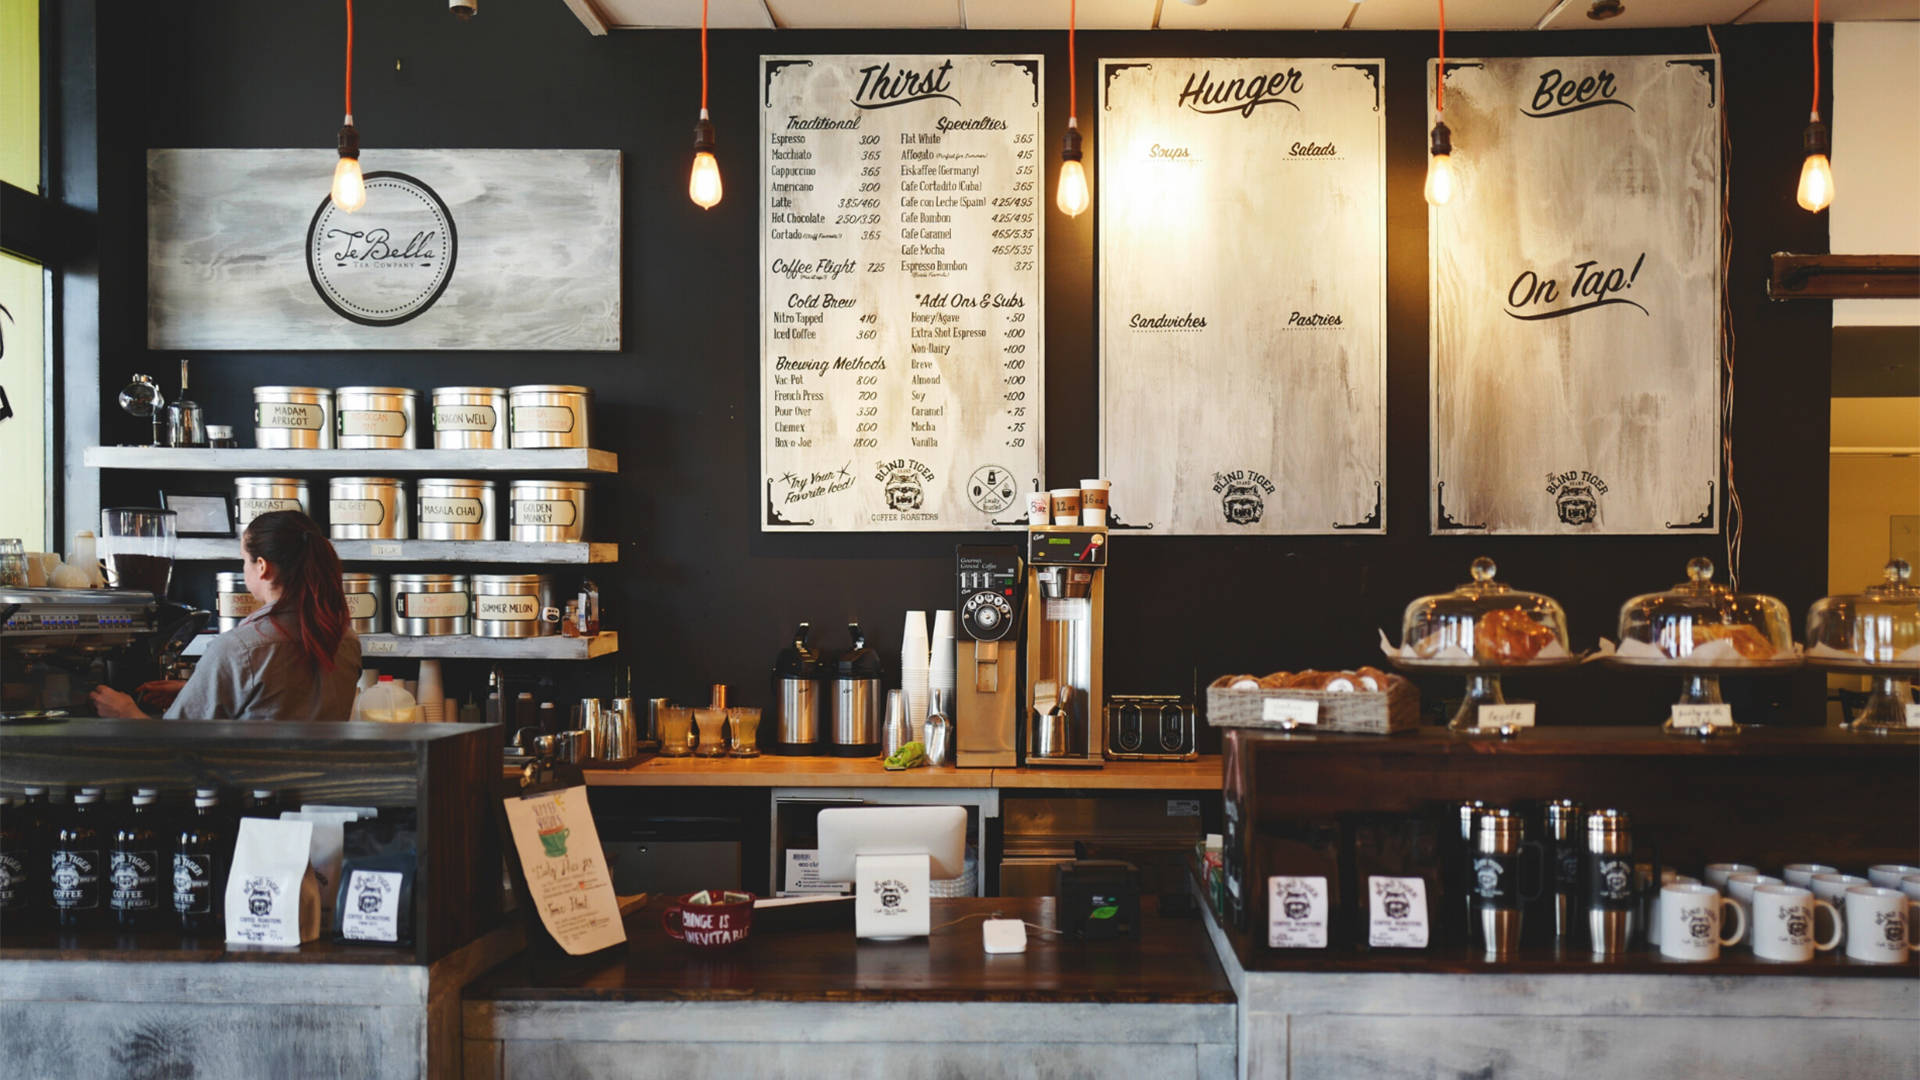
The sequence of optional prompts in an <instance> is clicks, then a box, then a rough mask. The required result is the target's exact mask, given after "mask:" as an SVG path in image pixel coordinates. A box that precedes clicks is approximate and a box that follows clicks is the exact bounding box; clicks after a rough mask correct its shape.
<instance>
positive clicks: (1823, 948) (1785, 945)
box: [1752, 885, 1841, 964]
mask: <svg viewBox="0 0 1920 1080" xmlns="http://www.w3.org/2000/svg"><path fill="white" fill-rule="evenodd" d="M1821 908H1825V909H1826V910H1827V914H1828V915H1829V916H1830V917H1831V918H1832V919H1833V933H1832V934H1831V935H1830V936H1829V937H1828V939H1827V940H1825V941H1821V940H1819V939H1818V938H1817V937H1816V933H1817V931H1816V930H1815V928H1814V924H1815V919H1814V913H1815V912H1817V911H1818V910H1820V909H1821ZM1752 928H1753V955H1755V956H1757V957H1759V958H1761V959H1762V960H1782V961H1785V962H1787V963H1792V964H1804V963H1806V962H1807V961H1809V960H1812V959H1813V954H1814V953H1815V952H1816V951H1818V952H1831V951H1833V949H1834V948H1835V947H1836V946H1838V945H1839V944H1840V931H1841V922H1840V909H1839V908H1837V907H1835V906H1833V905H1832V904H1829V903H1827V902H1826V901H1825V900H1815V899H1814V898H1813V893H1812V891H1811V890H1808V889H1803V888H1801V887H1800V886H1798V885H1761V886H1758V887H1757V888H1755V889H1754V890H1753V926H1752Z"/></svg>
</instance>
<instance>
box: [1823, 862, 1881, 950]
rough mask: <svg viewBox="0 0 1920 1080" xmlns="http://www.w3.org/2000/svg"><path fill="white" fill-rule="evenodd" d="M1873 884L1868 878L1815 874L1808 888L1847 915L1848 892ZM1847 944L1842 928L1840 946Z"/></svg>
mask: <svg viewBox="0 0 1920 1080" xmlns="http://www.w3.org/2000/svg"><path fill="white" fill-rule="evenodd" d="M1871 884H1873V883H1872V882H1870V881H1868V880H1867V879H1866V878H1863V877H1855V876H1854V875H1852V874H1815V875H1813V880H1812V881H1811V882H1808V883H1807V888H1809V889H1812V890H1813V895H1815V896H1817V897H1819V898H1820V899H1822V900H1825V901H1826V902H1827V903H1829V904H1832V905H1833V906H1834V907H1836V908H1838V909H1840V911H1841V912H1842V913H1845V911H1846V909H1847V890H1848V889H1851V888H1853V887H1854V886H1855V885H1871ZM1846 943H1847V931H1846V928H1845V927H1844V926H1843V927H1841V928H1840V944H1842V945H1845V944H1846Z"/></svg>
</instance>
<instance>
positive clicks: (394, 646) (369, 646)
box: [360, 637, 400, 656]
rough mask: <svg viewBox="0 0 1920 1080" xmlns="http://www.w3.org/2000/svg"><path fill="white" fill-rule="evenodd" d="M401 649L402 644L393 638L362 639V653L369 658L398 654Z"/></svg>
mask: <svg viewBox="0 0 1920 1080" xmlns="http://www.w3.org/2000/svg"><path fill="white" fill-rule="evenodd" d="M399 649H400V643H399V642H397V641H394V640H393V639H391V638H375V637H368V638H361V639H360V651H361V652H363V653H366V654H367V655H368V656H385V655H387V654H389V653H394V652H398V651H399Z"/></svg>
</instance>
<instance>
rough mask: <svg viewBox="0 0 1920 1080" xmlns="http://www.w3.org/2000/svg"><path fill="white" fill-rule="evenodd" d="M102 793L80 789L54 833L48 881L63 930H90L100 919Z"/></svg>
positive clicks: (57, 918) (58, 920)
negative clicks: (49, 880)
mask: <svg viewBox="0 0 1920 1080" xmlns="http://www.w3.org/2000/svg"><path fill="white" fill-rule="evenodd" d="M100 794H101V793H100V789H99V788H81V789H80V793H79V794H78V795H75V796H74V797H73V811H72V812H71V813H70V814H69V815H68V817H67V820H65V821H63V822H61V823H60V826H59V828H57V829H56V830H55V831H54V836H53V851H52V857H51V858H50V859H49V860H48V862H49V868H50V873H49V875H48V876H49V878H50V879H51V881H52V883H53V917H54V922H55V923H57V924H58V925H59V926H60V927H61V929H64V930H80V929H90V928H91V927H93V926H94V925H95V922H96V920H97V919H98V918H99V915H100V878H101V876H102V875H101V873H100V871H101V865H100V863H101V858H100V856H101V850H100V849H101V844H100V829H99V827H98V823H99V821H100V806H99V803H100Z"/></svg>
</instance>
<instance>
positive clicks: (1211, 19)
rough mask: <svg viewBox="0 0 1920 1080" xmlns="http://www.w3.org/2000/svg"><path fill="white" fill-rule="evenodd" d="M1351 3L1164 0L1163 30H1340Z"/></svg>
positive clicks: (1340, 0)
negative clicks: (1195, 2)
mask: <svg viewBox="0 0 1920 1080" xmlns="http://www.w3.org/2000/svg"><path fill="white" fill-rule="evenodd" d="M1351 10H1353V5H1352V4H1351V3H1349V2H1348V0H1207V2H1206V3H1204V4H1187V3H1183V2H1182V0H1162V2H1161V4H1160V29H1162V30H1338V29H1340V27H1341V26H1342V25H1343V24H1345V23H1346V21H1347V13H1348V12H1349V11H1351Z"/></svg>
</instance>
